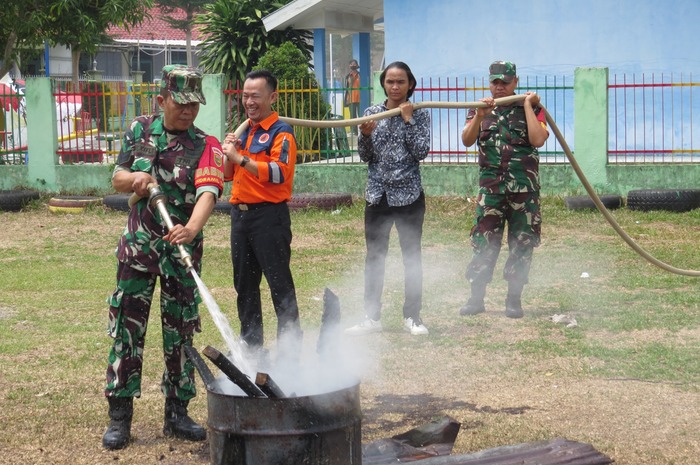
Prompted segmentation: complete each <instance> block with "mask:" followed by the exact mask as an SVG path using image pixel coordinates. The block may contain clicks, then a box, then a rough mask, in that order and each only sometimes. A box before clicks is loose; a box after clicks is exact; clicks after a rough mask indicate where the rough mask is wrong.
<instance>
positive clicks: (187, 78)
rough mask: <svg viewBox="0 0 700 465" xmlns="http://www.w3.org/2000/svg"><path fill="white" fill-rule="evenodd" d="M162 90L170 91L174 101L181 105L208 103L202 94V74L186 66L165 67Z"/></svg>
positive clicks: (161, 82) (161, 83) (161, 84)
mask: <svg viewBox="0 0 700 465" xmlns="http://www.w3.org/2000/svg"><path fill="white" fill-rule="evenodd" d="M160 88H161V89H168V90H169V91H170V95H172V96H173V99H174V100H175V101H176V102H177V103H180V104H183V103H192V102H196V103H203V104H205V105H206V103H207V101H206V99H205V98H204V94H203V93H202V72H201V71H200V70H198V69H197V68H189V67H187V66H185V65H166V66H163V76H162V79H161V81H160Z"/></svg>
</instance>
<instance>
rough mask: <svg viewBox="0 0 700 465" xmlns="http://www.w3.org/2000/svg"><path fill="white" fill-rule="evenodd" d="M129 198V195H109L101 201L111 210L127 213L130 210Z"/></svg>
mask: <svg viewBox="0 0 700 465" xmlns="http://www.w3.org/2000/svg"><path fill="white" fill-rule="evenodd" d="M129 197H131V194H110V195H106V196H105V197H104V198H103V199H102V203H104V205H105V206H106V207H108V208H111V209H112V210H119V211H123V212H128V211H129V210H130V208H129Z"/></svg>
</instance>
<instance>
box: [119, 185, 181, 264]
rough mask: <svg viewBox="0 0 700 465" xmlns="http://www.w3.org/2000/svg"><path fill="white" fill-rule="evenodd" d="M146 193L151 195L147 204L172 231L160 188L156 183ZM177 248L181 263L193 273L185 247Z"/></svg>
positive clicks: (163, 195)
mask: <svg viewBox="0 0 700 465" xmlns="http://www.w3.org/2000/svg"><path fill="white" fill-rule="evenodd" d="M148 191H149V192H150V193H151V195H150V196H149V197H148V203H150V204H151V206H152V207H155V208H157V209H158V211H159V212H160V216H161V218H162V219H163V222H164V223H165V225H166V226H167V227H168V231H170V230H172V229H173V226H174V224H173V219H172V218H171V217H170V213H169V212H168V209H167V207H166V203H168V198H167V197H166V195H165V194H164V193H163V191H161V190H160V186H158V184H156V183H151V184H149V185H148ZM129 200H131V199H129ZM177 248H178V250H179V251H180V257H181V258H182V261H183V262H185V265H187V271H190V272H193V273H194V265H193V264H192V256H191V255H190V254H189V252H187V250H186V249H185V246H183V245H182V244H178V245H177Z"/></svg>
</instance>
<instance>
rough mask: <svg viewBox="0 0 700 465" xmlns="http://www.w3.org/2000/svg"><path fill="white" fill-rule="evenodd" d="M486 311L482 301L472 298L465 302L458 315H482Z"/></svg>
mask: <svg viewBox="0 0 700 465" xmlns="http://www.w3.org/2000/svg"><path fill="white" fill-rule="evenodd" d="M485 311H486V306H485V305H484V301H483V300H478V299H474V298H472V297H470V298H469V300H467V303H466V305H464V307H462V308H460V309H459V314H460V315H478V314H479V313H484V312H485Z"/></svg>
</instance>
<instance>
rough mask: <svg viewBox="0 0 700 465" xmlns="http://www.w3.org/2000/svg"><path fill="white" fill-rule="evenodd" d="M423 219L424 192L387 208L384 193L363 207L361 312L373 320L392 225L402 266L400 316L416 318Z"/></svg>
mask: <svg viewBox="0 0 700 465" xmlns="http://www.w3.org/2000/svg"><path fill="white" fill-rule="evenodd" d="M424 218H425V195H424V194H423V193H422V192H421V194H420V196H419V197H418V199H416V201H415V202H413V203H412V204H410V205H406V206H403V207H391V206H389V204H388V203H387V201H386V196H383V197H382V200H381V201H380V202H379V203H378V204H376V205H370V204H369V203H368V204H367V205H366V206H365V243H366V245H367V256H366V257H365V301H364V302H365V312H366V314H367V316H368V317H369V318H371V319H373V320H379V319H380V317H381V308H382V304H381V297H382V290H383V289H384V271H385V263H386V255H387V252H388V250H389V235H390V233H391V227H392V226H393V225H396V231H397V232H398V234H399V245H400V246H401V255H402V258H403V268H404V279H405V281H404V305H403V317H404V318H408V317H411V318H414V319H415V318H419V317H420V311H421V306H422V300H423V262H422V257H421V240H422V237H423V220H424Z"/></svg>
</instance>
